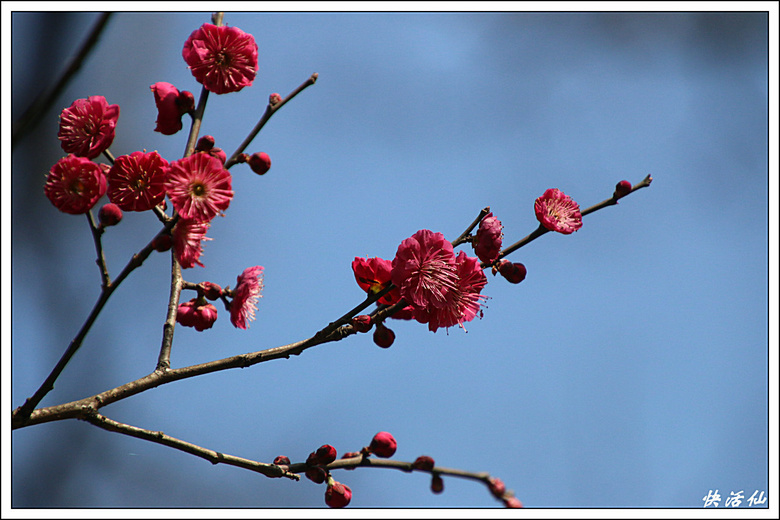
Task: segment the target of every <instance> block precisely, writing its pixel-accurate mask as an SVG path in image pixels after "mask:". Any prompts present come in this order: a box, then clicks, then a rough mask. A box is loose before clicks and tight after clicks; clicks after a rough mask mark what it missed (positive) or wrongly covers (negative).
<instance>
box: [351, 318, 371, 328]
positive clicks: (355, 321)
mask: <svg viewBox="0 0 780 520" xmlns="http://www.w3.org/2000/svg"><path fill="white" fill-rule="evenodd" d="M351 323H352V326H353V327H355V330H356V331H358V332H368V331H369V330H371V316H369V315H368V314H361V315H360V316H355V317H354V318H352V321H351Z"/></svg>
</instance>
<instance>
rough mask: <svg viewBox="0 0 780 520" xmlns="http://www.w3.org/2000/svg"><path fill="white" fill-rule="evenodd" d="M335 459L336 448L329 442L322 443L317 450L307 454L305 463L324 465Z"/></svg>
mask: <svg viewBox="0 0 780 520" xmlns="http://www.w3.org/2000/svg"><path fill="white" fill-rule="evenodd" d="M334 460H336V448H334V447H333V446H331V445H330V444H323V445H322V446H320V447H319V448H317V451H315V452H312V453H310V454H309V457H308V458H307V459H306V464H308V465H309V466H317V465H323V466H324V465H326V464H330V463H331V462H333V461H334Z"/></svg>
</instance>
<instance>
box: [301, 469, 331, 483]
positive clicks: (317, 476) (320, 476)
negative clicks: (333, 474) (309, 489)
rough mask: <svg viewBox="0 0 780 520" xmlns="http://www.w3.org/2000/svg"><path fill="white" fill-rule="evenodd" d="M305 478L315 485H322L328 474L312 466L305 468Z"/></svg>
mask: <svg viewBox="0 0 780 520" xmlns="http://www.w3.org/2000/svg"><path fill="white" fill-rule="evenodd" d="M306 478H308V479H309V480H311V481H312V482H314V483H315V484H322V483H323V482H325V479H326V478H328V472H327V471H325V468H323V467H322V466H314V467H311V468H306Z"/></svg>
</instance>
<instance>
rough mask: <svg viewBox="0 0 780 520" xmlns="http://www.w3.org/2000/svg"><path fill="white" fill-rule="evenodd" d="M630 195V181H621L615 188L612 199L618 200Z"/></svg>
mask: <svg viewBox="0 0 780 520" xmlns="http://www.w3.org/2000/svg"><path fill="white" fill-rule="evenodd" d="M629 193H631V183H630V182H628V181H620V182H618V183H617V185H616V186H615V193H614V194H613V195H612V197H613V198H614V199H615V200H617V199H620V198H623V197H625V196H626V195H628V194H629Z"/></svg>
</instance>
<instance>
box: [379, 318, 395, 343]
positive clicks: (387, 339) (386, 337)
mask: <svg viewBox="0 0 780 520" xmlns="http://www.w3.org/2000/svg"><path fill="white" fill-rule="evenodd" d="M394 341H395V332H393V331H392V330H390V329H388V328H387V327H385V325H384V324H383V323H377V324H376V328H375V329H374V343H376V344H377V345H378V346H380V347H382V348H389V347H390V345H392V344H393V342H394Z"/></svg>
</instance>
